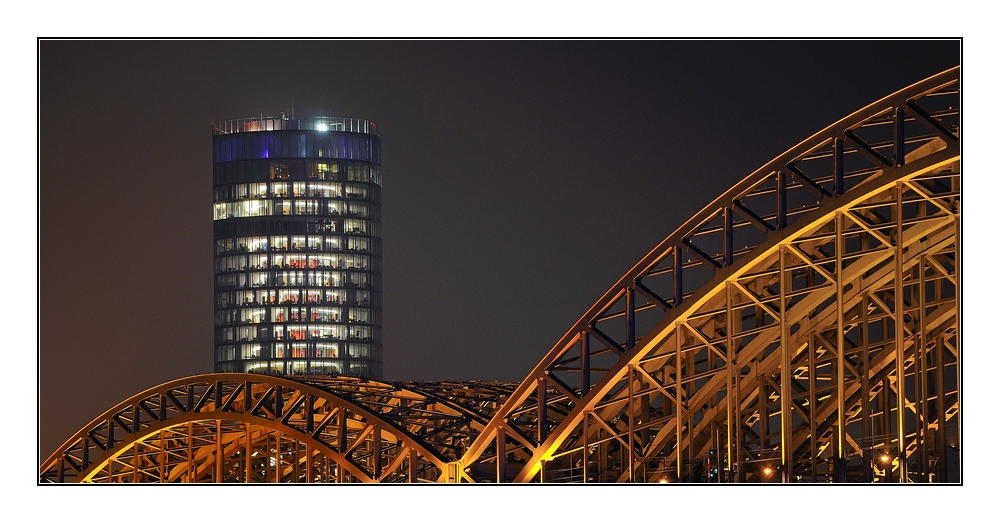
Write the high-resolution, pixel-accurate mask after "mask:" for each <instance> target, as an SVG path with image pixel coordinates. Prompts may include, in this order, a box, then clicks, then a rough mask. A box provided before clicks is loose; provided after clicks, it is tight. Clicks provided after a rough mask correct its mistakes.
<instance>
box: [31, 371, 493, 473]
mask: <svg viewBox="0 0 1000 523" xmlns="http://www.w3.org/2000/svg"><path fill="white" fill-rule="evenodd" d="M505 387H507V388H505ZM508 389H509V386H506V385H504V384H489V383H480V382H472V383H458V384H451V383H435V384H413V385H412V386H410V387H407V386H405V385H400V384H389V383H382V382H375V381H368V380H359V379H354V378H320V377H303V378H286V377H277V376H263V375H252V374H206V375H198V376H191V377H188V378H183V379H180V380H175V381H171V382H168V383H165V384H162V385H159V386H157V387H153V388H151V389H149V390H146V391H144V392H142V393H139V394H136V395H135V396H133V397H131V398H129V399H127V400H125V401H123V402H122V403H120V404H118V405H117V406H115V407H114V408H112V409H109V410H108V411H107V412H105V413H104V414H102V415H101V416H99V417H97V418H96V419H95V420H94V421H92V422H91V423H89V424H88V425H87V426H85V427H84V428H82V429H81V430H80V431H79V432H78V433H77V434H76V435H75V436H73V437H72V438H70V440H68V441H67V442H66V443H65V444H63V446H62V447H60V448H59V449H58V450H57V451H56V452H54V453H53V454H52V455H51V456H50V457H49V458H48V459H47V460H46V461H45V462H44V463H43V464H42V466H41V472H40V480H41V481H42V482H58V483H63V482H217V483H218V482H364V483H370V482H438V481H447V480H448V479H449V476H448V463H449V462H452V461H454V460H455V459H456V458H457V457H458V455H459V454H458V452H459V451H460V450H459V449H462V448H463V447H462V442H463V441H464V438H468V437H469V436H468V435H469V434H470V433H471V434H474V433H477V432H478V430H479V429H480V428H481V426H482V425H483V424H485V422H486V419H485V418H484V417H483V416H484V415H488V414H489V413H490V412H491V409H495V408H496V407H498V406H499V405H500V404H501V403H502V401H503V399H504V398H505V394H507V393H509V390H508ZM452 469H454V467H452ZM454 476H455V473H454V472H452V475H451V478H452V479H454Z"/></svg>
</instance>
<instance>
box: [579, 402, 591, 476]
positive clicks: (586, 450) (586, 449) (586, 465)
mask: <svg viewBox="0 0 1000 523" xmlns="http://www.w3.org/2000/svg"><path fill="white" fill-rule="evenodd" d="M589 418H590V411H586V410H585V411H583V423H582V425H583V459H582V460H580V461H581V463H580V464H581V465H583V482H584V483H587V482H588V480H589V478H588V476H590V443H589V442H588V437H589V435H588V434H587V432H588V430H589V428H590V427H588V425H589V423H588V420H589Z"/></svg>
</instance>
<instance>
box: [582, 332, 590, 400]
mask: <svg viewBox="0 0 1000 523" xmlns="http://www.w3.org/2000/svg"><path fill="white" fill-rule="evenodd" d="M589 392H590V334H588V333H587V331H583V332H581V333H580V397H581V398H582V397H584V396H586V395H587V394H588V393H589Z"/></svg>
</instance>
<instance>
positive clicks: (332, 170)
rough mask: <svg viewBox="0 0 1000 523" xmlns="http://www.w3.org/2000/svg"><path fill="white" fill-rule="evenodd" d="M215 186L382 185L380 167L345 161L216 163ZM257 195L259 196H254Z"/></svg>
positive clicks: (214, 170) (214, 172) (214, 171)
mask: <svg viewBox="0 0 1000 523" xmlns="http://www.w3.org/2000/svg"><path fill="white" fill-rule="evenodd" d="M212 172H213V176H212V178H213V180H214V184H215V185H228V184H233V183H244V182H265V181H269V180H279V181H280V180H289V181H292V180H308V181H327V182H364V183H374V184H377V185H381V184H382V174H381V168H380V167H379V166H378V165H377V164H373V163H362V162H345V161H339V162H338V161H319V162H316V161H308V160H283V161H266V160H265V161H260V160H249V161H238V162H225V163H216V164H215V165H214V168H213V170H212ZM251 194H256V193H251Z"/></svg>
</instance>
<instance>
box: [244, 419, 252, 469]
mask: <svg viewBox="0 0 1000 523" xmlns="http://www.w3.org/2000/svg"><path fill="white" fill-rule="evenodd" d="M247 409H248V410H249V407H247ZM243 426H244V428H245V430H244V436H243V437H244V440H243V455H244V457H245V458H246V459H245V460H244V461H245V463H244V466H245V469H244V470H243V481H244V482H245V483H250V480H251V479H252V474H251V471H252V470H253V457H251V456H250V454H251V452H252V451H253V448H252V446H251V444H250V437H251V434H250V424H249V423H244V424H243Z"/></svg>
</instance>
